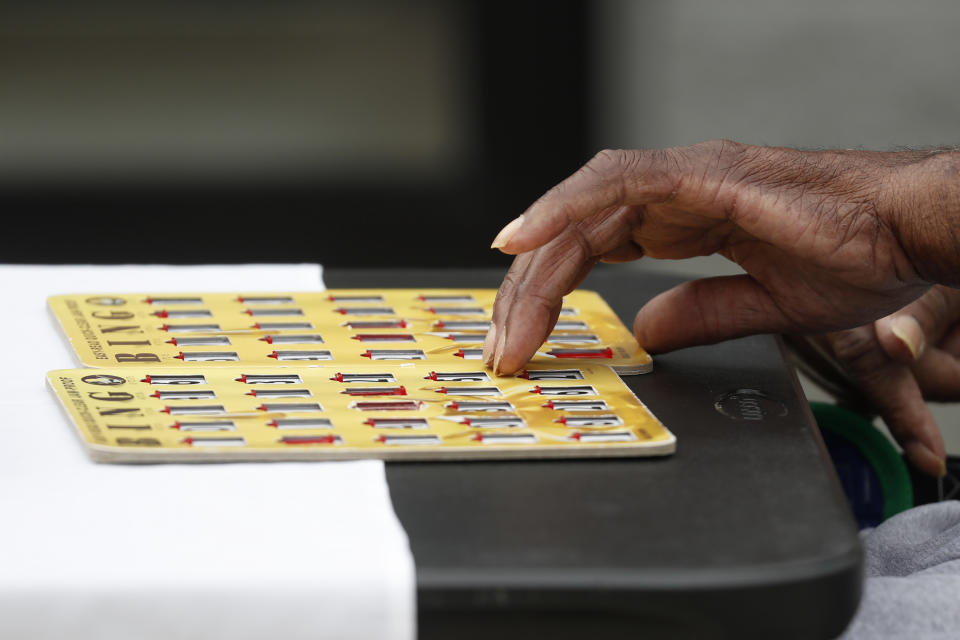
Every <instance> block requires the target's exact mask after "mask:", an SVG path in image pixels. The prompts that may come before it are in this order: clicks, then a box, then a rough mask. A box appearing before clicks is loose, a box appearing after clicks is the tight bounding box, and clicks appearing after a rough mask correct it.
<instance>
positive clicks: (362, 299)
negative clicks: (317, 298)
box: [327, 294, 385, 304]
mask: <svg viewBox="0 0 960 640" xmlns="http://www.w3.org/2000/svg"><path fill="white" fill-rule="evenodd" d="M327 300H329V301H330V302H353V303H360V304H366V303H371V302H384V301H385V300H384V298H383V296H380V295H372V294H371V295H355V296H327Z"/></svg>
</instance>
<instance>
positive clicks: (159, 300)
mask: <svg viewBox="0 0 960 640" xmlns="http://www.w3.org/2000/svg"><path fill="white" fill-rule="evenodd" d="M144 302H146V303H147V304H203V298H196V297H179V298H178V297H171V296H156V297H154V296H148V297H147V298H146V299H145V300H144Z"/></svg>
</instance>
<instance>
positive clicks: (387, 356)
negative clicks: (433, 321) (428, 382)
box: [360, 349, 427, 360]
mask: <svg viewBox="0 0 960 640" xmlns="http://www.w3.org/2000/svg"><path fill="white" fill-rule="evenodd" d="M360 355H361V356H362V357H364V358H370V360H426V359H427V354H425V353H424V352H423V350H422V349H367V350H366V352H364V353H361V354H360Z"/></svg>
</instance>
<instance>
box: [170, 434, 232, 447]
mask: <svg viewBox="0 0 960 640" xmlns="http://www.w3.org/2000/svg"><path fill="white" fill-rule="evenodd" d="M183 444H186V445H189V446H191V447H243V446H246V444H247V441H246V440H244V439H243V438H206V437H202V436H199V437H197V436H191V437H189V438H184V439H183Z"/></svg>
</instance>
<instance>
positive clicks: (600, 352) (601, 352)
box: [546, 347, 613, 358]
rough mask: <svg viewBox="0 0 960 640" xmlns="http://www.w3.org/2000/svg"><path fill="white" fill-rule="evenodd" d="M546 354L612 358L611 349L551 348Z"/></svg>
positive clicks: (558, 356) (560, 356)
mask: <svg viewBox="0 0 960 640" xmlns="http://www.w3.org/2000/svg"><path fill="white" fill-rule="evenodd" d="M546 355H548V356H551V357H554V358H612V357H613V349H611V348H610V347H607V348H605V349H551V350H550V351H547V353H546Z"/></svg>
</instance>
